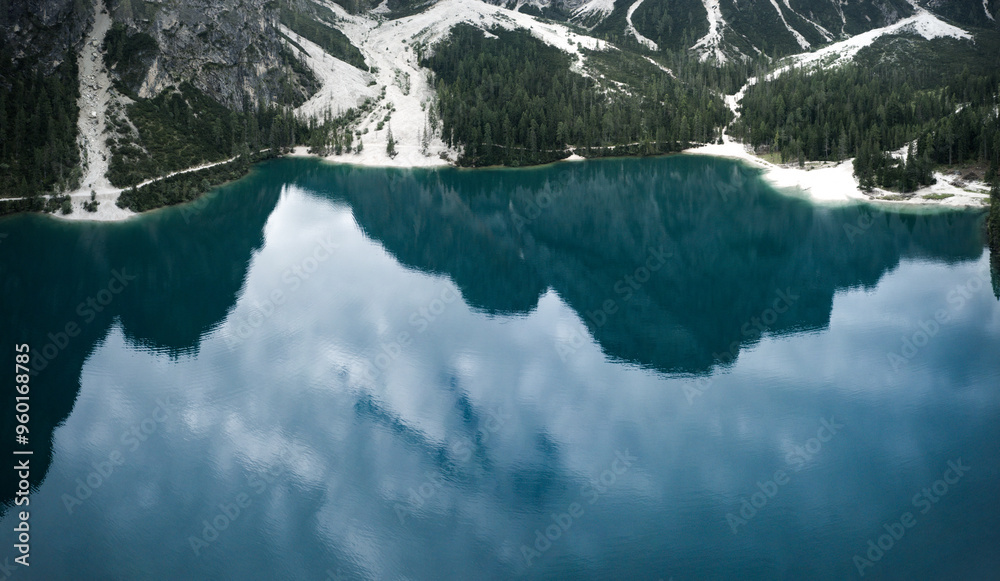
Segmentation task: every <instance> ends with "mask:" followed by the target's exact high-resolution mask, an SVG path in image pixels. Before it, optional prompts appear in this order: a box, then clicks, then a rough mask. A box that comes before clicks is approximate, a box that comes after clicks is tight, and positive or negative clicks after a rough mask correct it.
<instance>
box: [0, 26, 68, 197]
mask: <svg viewBox="0 0 1000 581" xmlns="http://www.w3.org/2000/svg"><path fill="white" fill-rule="evenodd" d="M78 95H79V86H78V82H77V65H76V59H75V58H73V57H72V56H66V57H65V58H64V59H63V61H62V62H61V63H60V64H59V65H58V66H56V67H55V70H53V71H52V72H51V73H48V74H46V73H44V72H43V71H42V67H40V66H38V63H37V62H35V61H33V60H26V59H22V60H21V61H18V62H16V63H15V61H14V59H13V55H12V52H11V50H10V47H7V46H0V196H3V197H20V196H33V195H38V194H43V193H49V192H59V191H63V190H67V189H71V188H74V187H76V186H77V184H78V182H79V180H80V178H81V177H82V171H81V169H80V151H79V148H78V147H77V144H76V133H77V127H76V123H77V117H78V115H79V113H78V109H77V104H76V100H77V97H78Z"/></svg>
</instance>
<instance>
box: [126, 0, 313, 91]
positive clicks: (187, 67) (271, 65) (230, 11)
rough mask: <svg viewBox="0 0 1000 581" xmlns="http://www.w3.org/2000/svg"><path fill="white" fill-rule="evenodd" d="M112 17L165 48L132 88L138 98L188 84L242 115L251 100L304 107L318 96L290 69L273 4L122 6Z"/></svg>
mask: <svg viewBox="0 0 1000 581" xmlns="http://www.w3.org/2000/svg"><path fill="white" fill-rule="evenodd" d="M111 10H112V16H113V19H114V21H115V22H116V23H122V24H124V25H125V27H126V29H127V31H128V32H129V33H130V34H135V33H140V32H141V33H145V34H148V35H149V36H151V37H152V38H153V39H154V40H155V41H156V44H157V45H158V47H159V50H158V53H157V54H155V56H152V58H150V59H149V61H150V62H149V68H148V70H147V71H146V74H145V77H144V78H143V79H142V81H141V82H140V83H139V84H138V86H133V87H129V88H130V89H132V90H133V91H135V92H136V93H137V94H138V95H139V96H140V97H144V98H148V97H153V96H155V95H156V94H158V93H159V92H160V91H162V90H163V89H165V88H166V87H168V86H170V85H176V84H179V83H181V82H185V81H188V82H191V83H192V84H193V85H194V86H195V87H197V88H198V89H200V90H202V91H203V92H205V93H207V94H208V95H210V96H212V97H214V98H215V99H216V100H218V101H219V102H221V103H223V104H225V105H227V106H229V107H233V108H236V109H242V108H243V105H244V100H245V99H249V102H250V103H256V102H257V101H258V100H259V99H263V100H265V101H267V102H281V99H279V97H280V98H283V99H284V100H286V101H287V100H288V98H289V97H290V98H291V100H292V102H301V101H304V100H305V99H306V98H307V97H308V96H309V95H310V94H312V92H314V91H315V86H314V85H315V81H313V80H311V79H310V78H309V77H308V76H304V75H302V74H301V73H297V72H295V71H293V70H292V67H291V66H289V65H291V64H292V63H291V59H293V58H295V57H294V56H293V55H292V54H291V52H290V51H289V50H287V49H286V48H285V47H284V45H283V43H282V41H281V40H280V37H279V34H278V12H277V7H276V5H275V3H273V2H267V1H265V0H161V1H159V2H156V3H154V2H140V1H138V0H116V1H115V2H112V8H111ZM299 68H300V67H299ZM300 70H301V68H300ZM288 90H290V94H289V93H288V92H286V91H288Z"/></svg>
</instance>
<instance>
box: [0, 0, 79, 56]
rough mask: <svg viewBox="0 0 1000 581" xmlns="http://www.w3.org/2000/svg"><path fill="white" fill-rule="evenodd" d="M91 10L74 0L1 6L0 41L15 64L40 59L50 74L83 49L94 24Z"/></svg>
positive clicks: (41, 0)
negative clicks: (85, 32)
mask: <svg viewBox="0 0 1000 581" xmlns="http://www.w3.org/2000/svg"><path fill="white" fill-rule="evenodd" d="M88 8H89V5H88V4H87V3H83V4H81V3H79V2H74V1H73V0H13V1H10V0H9V1H7V2H0V37H2V39H3V42H4V44H5V46H7V47H8V48H10V49H11V53H12V56H13V58H14V59H15V60H21V59H25V58H29V59H30V58H35V57H37V58H38V59H39V66H41V67H42V70H43V73H47V72H49V71H51V70H52V69H53V68H55V66H56V65H57V64H58V63H60V62H62V61H63V60H64V59H65V58H66V53H67V51H72V52H73V53H75V52H76V49H77V48H79V45H80V43H81V42H82V40H83V34H84V31H85V30H86V29H87V27H89V26H90V24H91V22H92V21H93V16H92V15H91V11H90V10H89V9H88ZM74 57H75V54H74Z"/></svg>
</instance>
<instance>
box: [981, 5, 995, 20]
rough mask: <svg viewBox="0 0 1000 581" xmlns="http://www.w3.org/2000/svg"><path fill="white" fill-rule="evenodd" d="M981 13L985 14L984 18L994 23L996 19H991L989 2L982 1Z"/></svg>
mask: <svg viewBox="0 0 1000 581" xmlns="http://www.w3.org/2000/svg"><path fill="white" fill-rule="evenodd" d="M983 12H985V13H986V18H989V19H990V20H992V21H994V22H996V19H995V18H993V15H992V14H990V4H989V0H983Z"/></svg>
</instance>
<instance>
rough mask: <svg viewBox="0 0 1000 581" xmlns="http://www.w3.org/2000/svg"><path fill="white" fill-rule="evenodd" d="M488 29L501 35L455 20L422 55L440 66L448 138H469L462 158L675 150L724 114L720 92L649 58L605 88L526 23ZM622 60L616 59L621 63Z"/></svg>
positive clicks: (534, 159)
mask: <svg viewBox="0 0 1000 581" xmlns="http://www.w3.org/2000/svg"><path fill="white" fill-rule="evenodd" d="M490 32H491V35H493V36H494V37H495V38H487V37H486V36H485V35H484V34H483V32H482V31H481V30H479V29H477V28H474V27H472V26H469V25H460V26H457V27H455V29H453V31H452V34H451V36H450V37H449V38H448V39H447V40H445V41H443V42H442V43H441V44H439V45H437V46H436V47H435V51H434V54H433V55H432V56H430V57H429V58H427V59H425V60H424V64H425V66H427V67H429V68H430V69H431V70H432V71H434V73H435V75H436V82H437V92H438V110H439V112H440V113H439V114H440V118H441V120H442V121H443V128H444V139H445V141H446V142H447V143H448V144H449V146H453V147H455V146H462V147H463V155H462V157H461V158H460V160H459V163H461V164H462V165H470V166H483V165H494V164H506V165H525V164H533V163H544V162H547V161H552V160H555V159H561V158H564V157H566V156H567V155H569V154H570V152H571V151H573V150H577V151H580V153H583V154H584V155H587V156H601V155H624V154H654V153H665V152H670V151H678V150H679V149H681V148H683V147H685V146H686V145H687V144H688V143H691V142H694V141H706V140H714V139H716V138H717V136H718V134H719V130H720V128H721V127H722V126H723V125H724V124H725V123H726V121H727V119H728V115H729V113H728V111H727V110H726V109H725V106H724V104H723V103H722V100H721V99H698V98H695V97H694V95H692V94H691V89H690V87H687V86H685V85H684V84H682V83H680V82H678V81H677V80H676V79H674V78H672V77H671V75H669V74H667V73H665V72H662V71H657V69H656V67H655V66H653V65H648V64H647V65H645V66H646V67H651V70H652V71H653V73H654V74H652V75H648V76H643V75H636V77H637V80H638V81H639V82H637V83H635V84H630V85H629V86H628V89H627V90H614V89H612V90H603V89H602V88H601V87H599V86H598V85H597V83H596V82H595V81H594V80H593V79H590V78H587V77H584V76H582V75H580V74H579V73H576V72H574V71H573V70H571V67H570V64H571V60H570V56H569V55H567V54H566V53H564V52H562V51H560V50H558V49H556V48H554V47H551V46H549V45H546V44H545V43H543V42H542V41H540V40H538V39H536V38H535V37H533V36H532V35H531V34H530V33H529V32H527V31H524V30H515V31H508V30H503V29H493V30H491V31H490ZM603 54H604V53H599V52H595V53H589V56H591V57H594V56H595V55H598V56H599V55H603ZM616 56H620V55H616ZM637 58H638V57H637ZM623 64H624V63H623V62H616V63H614V65H613V66H615V67H617V68H618V69H619V72H621V70H623V69H628V67H627V66H623ZM657 72H658V73H659V74H656V73H657Z"/></svg>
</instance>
